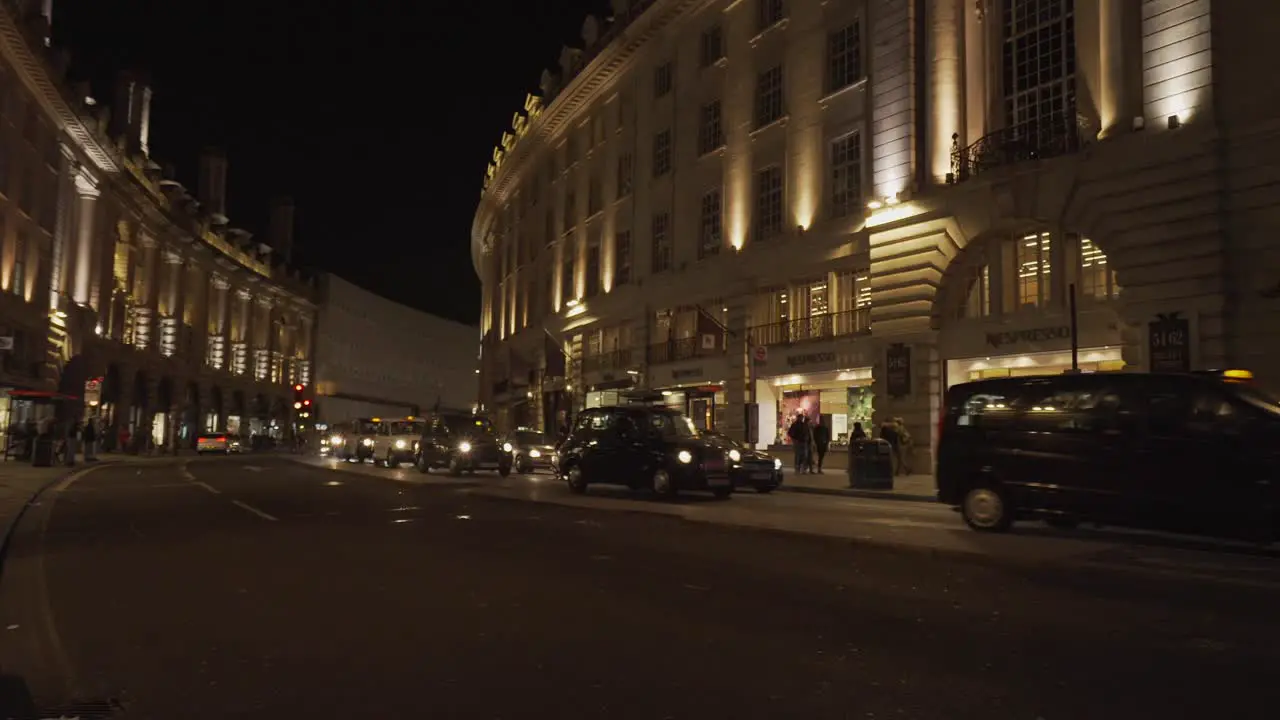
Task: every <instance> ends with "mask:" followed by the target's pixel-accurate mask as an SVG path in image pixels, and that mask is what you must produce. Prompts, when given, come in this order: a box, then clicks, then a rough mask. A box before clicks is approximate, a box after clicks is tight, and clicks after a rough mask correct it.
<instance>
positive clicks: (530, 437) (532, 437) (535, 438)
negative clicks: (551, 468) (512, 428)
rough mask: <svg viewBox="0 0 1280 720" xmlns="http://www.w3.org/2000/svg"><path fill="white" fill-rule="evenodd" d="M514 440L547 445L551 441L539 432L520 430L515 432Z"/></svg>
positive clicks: (526, 443)
mask: <svg viewBox="0 0 1280 720" xmlns="http://www.w3.org/2000/svg"><path fill="white" fill-rule="evenodd" d="M516 442H518V443H520V444H521V445H549V444H551V441H550V440H548V439H547V436H546V435H544V434H542V433H540V432H528V431H523V430H522V431H520V432H517V433H516Z"/></svg>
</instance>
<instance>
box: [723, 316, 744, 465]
mask: <svg viewBox="0 0 1280 720" xmlns="http://www.w3.org/2000/svg"><path fill="white" fill-rule="evenodd" d="M725 307H727V308H729V312H728V317H727V318H726V325H727V326H728V328H729V337H728V348H727V349H726V352H727V353H728V361H729V376H728V377H727V378H725V387H724V401H725V414H724V428H722V430H723V432H724V433H725V434H726V435H728V436H729V437H730V438H733V439H734V440H737V441H739V442H745V441H746V439H747V413H746V408H747V402H748V401H749V398H750V397H751V390H750V387H749V385H750V381H751V373H750V372H749V367H750V366H749V365H748V364H747V363H749V362H751V358H750V352H749V348H748V342H747V311H748V308H747V298H746V296H743V295H739V296H737V297H735V298H733V299H731V300H729V301H728V304H727V305H725Z"/></svg>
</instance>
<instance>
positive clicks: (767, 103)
mask: <svg viewBox="0 0 1280 720" xmlns="http://www.w3.org/2000/svg"><path fill="white" fill-rule="evenodd" d="M755 111H756V127H757V128H762V127H764V126H765V125H768V124H769V123H772V122H777V121H778V120H781V119H782V112H783V105H782V66H781V65H774V66H773V67H771V68H769V69H768V70H765V71H764V72H762V73H760V74H759V75H757V76H756V108H755Z"/></svg>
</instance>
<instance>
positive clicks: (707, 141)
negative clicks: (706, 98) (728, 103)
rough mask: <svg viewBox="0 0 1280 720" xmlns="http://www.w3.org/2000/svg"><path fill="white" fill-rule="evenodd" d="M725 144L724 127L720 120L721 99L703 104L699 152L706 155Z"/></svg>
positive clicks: (700, 118)
mask: <svg viewBox="0 0 1280 720" xmlns="http://www.w3.org/2000/svg"><path fill="white" fill-rule="evenodd" d="M722 145H724V128H723V126H722V125H721V122H720V101H719V100H714V101H712V102H709V103H707V104H706V105H703V106H702V108H701V109H700V110H699V112H698V154H699V155H706V154H707V153H709V152H711V151H712V150H716V149H718V148H720V147H721V146H722Z"/></svg>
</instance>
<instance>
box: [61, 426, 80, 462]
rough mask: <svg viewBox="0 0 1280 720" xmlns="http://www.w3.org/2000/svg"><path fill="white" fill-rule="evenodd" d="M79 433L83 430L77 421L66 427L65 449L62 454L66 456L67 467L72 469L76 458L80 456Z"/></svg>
mask: <svg viewBox="0 0 1280 720" xmlns="http://www.w3.org/2000/svg"><path fill="white" fill-rule="evenodd" d="M81 432H83V429H82V428H81V426H80V421H79V420H76V421H74V422H72V423H70V424H69V425H68V426H67V436H66V443H67V449H66V452H65V453H64V455H66V463H67V467H73V466H74V465H75V464H76V456H77V455H79V454H80V449H79V446H80V433H81Z"/></svg>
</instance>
